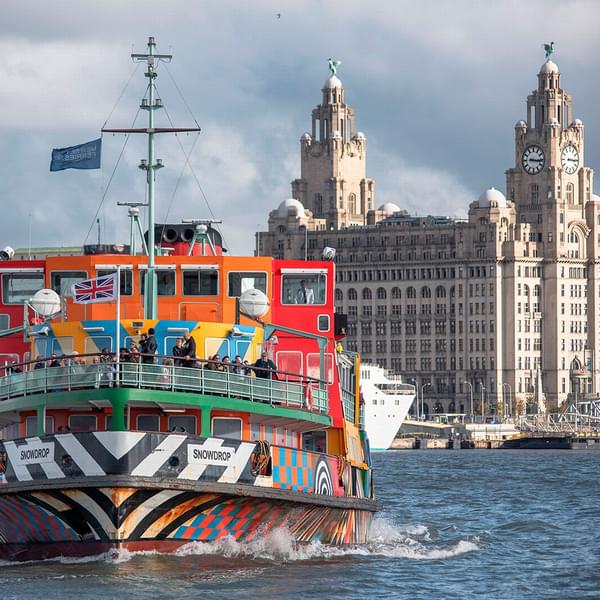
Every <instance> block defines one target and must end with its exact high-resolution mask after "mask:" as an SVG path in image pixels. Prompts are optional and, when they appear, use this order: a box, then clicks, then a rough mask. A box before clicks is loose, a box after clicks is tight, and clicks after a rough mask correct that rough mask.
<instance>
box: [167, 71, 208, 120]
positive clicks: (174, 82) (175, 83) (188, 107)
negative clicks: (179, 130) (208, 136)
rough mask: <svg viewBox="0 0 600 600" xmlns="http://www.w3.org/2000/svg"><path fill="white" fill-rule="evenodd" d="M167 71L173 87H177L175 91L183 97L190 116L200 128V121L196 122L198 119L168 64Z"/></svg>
mask: <svg viewBox="0 0 600 600" xmlns="http://www.w3.org/2000/svg"><path fill="white" fill-rule="evenodd" d="M165 70H166V71H167V74H168V75H169V77H170V78H171V81H172V82H173V85H174V86H175V89H176V90H177V91H178V92H179V95H180V96H181V99H182V100H183V103H184V104H185V107H186V108H187V109H188V112H189V113H190V116H191V117H192V119H194V123H196V125H197V126H198V128H200V125H199V123H198V121H197V120H196V117H195V116H194V113H193V112H192V109H191V108H190V106H189V104H188V103H187V101H186V99H185V96H184V95H183V92H182V91H181V90H180V89H179V86H178V85H177V82H176V81H175V78H174V77H173V75H172V74H171V71H170V70H169V68H168V67H167V65H166V64H165Z"/></svg>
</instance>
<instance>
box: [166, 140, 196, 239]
mask: <svg viewBox="0 0 600 600" xmlns="http://www.w3.org/2000/svg"><path fill="white" fill-rule="evenodd" d="M199 139H200V136H198V135H197V136H196V139H195V140H194V143H193V144H192V147H191V148H190V151H189V152H188V153H187V154H186V157H185V163H184V165H183V167H182V168H181V171H180V173H179V177H178V178H177V181H176V182H175V188H174V189H173V193H172V194H171V199H170V200H169V206H168V207H167V213H166V215H165V220H164V223H163V227H162V231H161V232H160V239H162V236H163V234H164V233H165V228H166V226H167V223H168V222H169V213H170V212H171V208H172V207H173V202H174V201H175V195H176V194H177V190H178V189H179V184H180V182H181V180H182V179H183V173H184V171H185V168H186V167H187V166H188V164H189V161H190V156H191V155H192V152H193V151H194V148H195V147H196V144H197V143H198V140H199Z"/></svg>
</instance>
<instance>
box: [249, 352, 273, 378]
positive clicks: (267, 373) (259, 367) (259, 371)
mask: <svg viewBox="0 0 600 600" xmlns="http://www.w3.org/2000/svg"><path fill="white" fill-rule="evenodd" d="M254 367H255V368H254V369H253V371H254V373H255V375H256V376H257V377H259V378H260V379H277V366H276V365H275V363H274V362H273V361H272V360H271V359H270V358H269V355H268V354H267V353H266V352H263V353H262V354H261V357H260V358H259V359H258V360H257V361H256V362H255V363H254Z"/></svg>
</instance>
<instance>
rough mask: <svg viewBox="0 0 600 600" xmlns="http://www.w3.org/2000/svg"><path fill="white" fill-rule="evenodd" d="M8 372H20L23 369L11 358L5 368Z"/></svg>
mask: <svg viewBox="0 0 600 600" xmlns="http://www.w3.org/2000/svg"><path fill="white" fill-rule="evenodd" d="M6 370H7V371H8V372H9V373H22V372H23V370H22V369H21V367H19V363H18V361H16V360H13V361H12V363H11V364H10V365H9V366H8V367H7V369H6Z"/></svg>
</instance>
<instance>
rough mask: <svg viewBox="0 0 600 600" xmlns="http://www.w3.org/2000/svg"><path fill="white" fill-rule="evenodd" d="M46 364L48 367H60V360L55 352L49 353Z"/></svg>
mask: <svg viewBox="0 0 600 600" xmlns="http://www.w3.org/2000/svg"><path fill="white" fill-rule="evenodd" d="M48 366H49V367H60V366H61V364H60V360H58V356H56V354H55V353H54V352H53V353H52V354H51V355H50V360H49V361H48Z"/></svg>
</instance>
